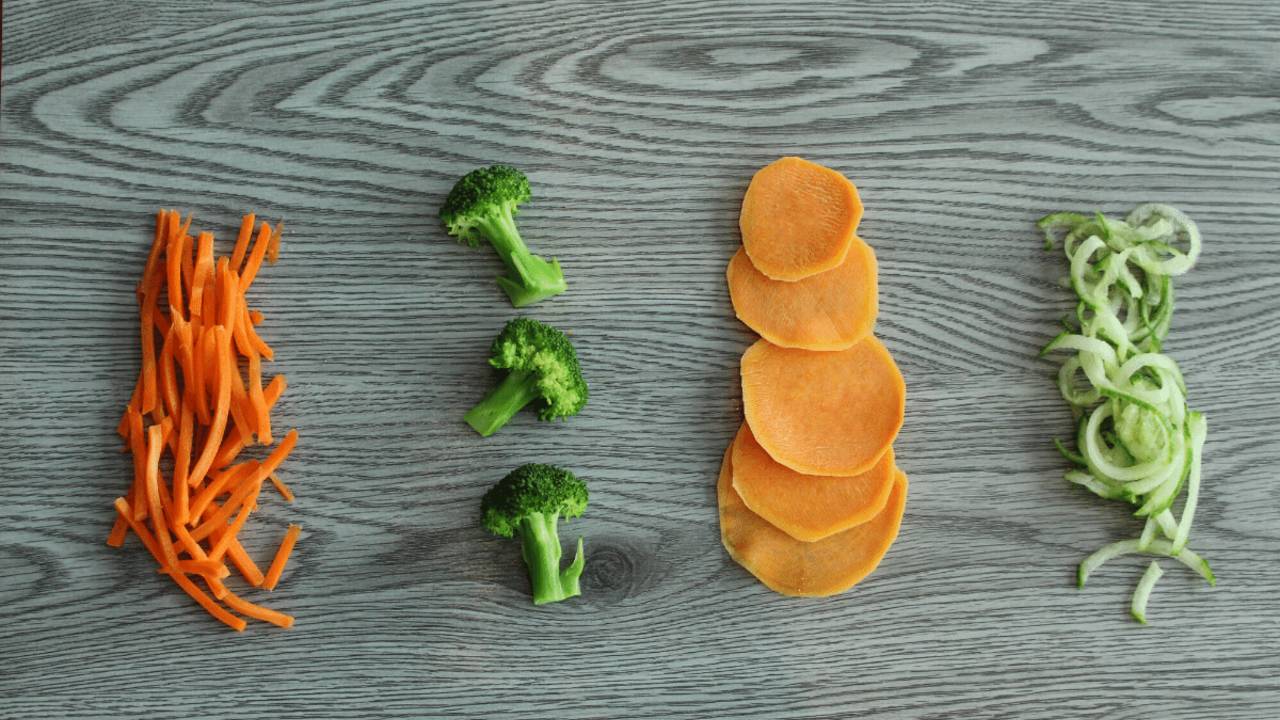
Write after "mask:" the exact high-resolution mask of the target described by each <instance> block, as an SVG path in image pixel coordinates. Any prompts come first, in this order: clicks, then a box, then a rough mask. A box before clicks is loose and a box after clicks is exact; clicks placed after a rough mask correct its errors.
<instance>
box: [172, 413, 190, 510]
mask: <svg viewBox="0 0 1280 720" xmlns="http://www.w3.org/2000/svg"><path fill="white" fill-rule="evenodd" d="M194 434H195V416H194V413H193V412H192V410H191V404H190V403H183V405H182V414H181V415H180V416H179V420H178V452H177V454H176V455H175V456H174V460H173V522H174V524H175V525H185V524H186V522H187V520H188V519H189V518H190V512H191V508H190V502H191V486H190V485H188V484H187V483H186V482H185V480H186V478H187V471H188V470H189V469H190V466H191V444H192V441H193V440H194V439H195V437H194Z"/></svg>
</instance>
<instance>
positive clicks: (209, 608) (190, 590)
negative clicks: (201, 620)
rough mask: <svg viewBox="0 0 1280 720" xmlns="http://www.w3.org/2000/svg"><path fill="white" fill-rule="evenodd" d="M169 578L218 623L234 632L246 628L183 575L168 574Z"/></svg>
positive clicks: (240, 621)
mask: <svg viewBox="0 0 1280 720" xmlns="http://www.w3.org/2000/svg"><path fill="white" fill-rule="evenodd" d="M169 577H171V578H173V581H174V582H176V583H178V587H180V588H182V589H183V591H185V592H186V593H187V594H188V595H190V596H191V597H192V599H193V600H195V601H196V602H198V603H200V607H202V608H204V609H205V611H206V612H208V613H209V614H210V615H212V616H214V617H215V618H217V619H218V621H220V622H222V623H225V624H226V625H228V626H230V627H231V629H233V630H235V631H236V632H240V631H242V630H244V629H245V627H247V626H248V623H246V622H245V621H244V619H243V618H239V617H236V616H235V615H232V614H231V613H229V612H227V610H226V609H225V608H223V607H222V606H221V605H219V604H218V603H217V601H216V600H214V599H213V598H211V597H209V596H208V595H207V594H206V593H205V591H203V590H201V589H200V588H198V587H196V584H195V583H193V582H191V580H189V579H188V578H187V576H186V575H183V574H182V573H170V574H169Z"/></svg>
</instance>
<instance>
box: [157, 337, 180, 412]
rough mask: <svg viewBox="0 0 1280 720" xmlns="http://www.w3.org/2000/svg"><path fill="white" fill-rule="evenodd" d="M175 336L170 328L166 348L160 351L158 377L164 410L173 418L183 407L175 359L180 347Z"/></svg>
mask: <svg viewBox="0 0 1280 720" xmlns="http://www.w3.org/2000/svg"><path fill="white" fill-rule="evenodd" d="M175 334H176V333H175V331H174V329H173V328H170V329H169V335H168V337H167V338H166V339H165V341H164V348H163V349H162V350H160V360H159V363H158V372H157V377H156V379H157V381H158V382H159V384H160V397H161V399H162V400H163V401H164V408H165V410H166V411H167V412H168V414H169V415H170V416H171V417H173V416H176V415H177V414H178V408H179V406H180V405H181V401H180V399H179V396H178V374H177V368H176V367H175V364H174V357H173V354H174V353H175V352H176V351H177V346H178V340H177V338H176V337H174V336H175Z"/></svg>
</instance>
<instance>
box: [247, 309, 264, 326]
mask: <svg viewBox="0 0 1280 720" xmlns="http://www.w3.org/2000/svg"><path fill="white" fill-rule="evenodd" d="M264 319H266V318H265V317H264V316H263V315H262V311H261V310H250V311H249V322H251V323H253V324H254V325H261V324H262V321H263V320H264Z"/></svg>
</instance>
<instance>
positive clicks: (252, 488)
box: [191, 476, 262, 542]
mask: <svg viewBox="0 0 1280 720" xmlns="http://www.w3.org/2000/svg"><path fill="white" fill-rule="evenodd" d="M261 489H262V480H261V479H258V478H257V477H256V476H255V477H251V478H250V480H248V481H246V482H242V483H240V486H239V487H237V488H236V490H235V492H233V493H231V497H228V498H227V501H226V502H225V503H223V504H222V505H221V506H219V505H217V504H216V503H210V504H209V510H212V511H213V512H212V513H208V512H206V518H207V519H206V520H205V521H204V522H202V523H200V524H199V525H197V526H196V527H195V528H193V529H192V530H191V537H193V538H195V539H196V541H197V542H198V541H201V540H204V539H205V538H207V537H209V536H210V535H212V534H213V533H214V532H215V531H217V530H221V529H223V528H225V527H226V526H227V520H230V519H231V513H233V512H235V511H236V510H239V509H240V506H241V505H244V504H245V502H246V501H247V500H248V499H249V496H250V495H252V496H254V497H257V495H258V491H259V490H261ZM214 508H217V509H216V510H215V509H214Z"/></svg>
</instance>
